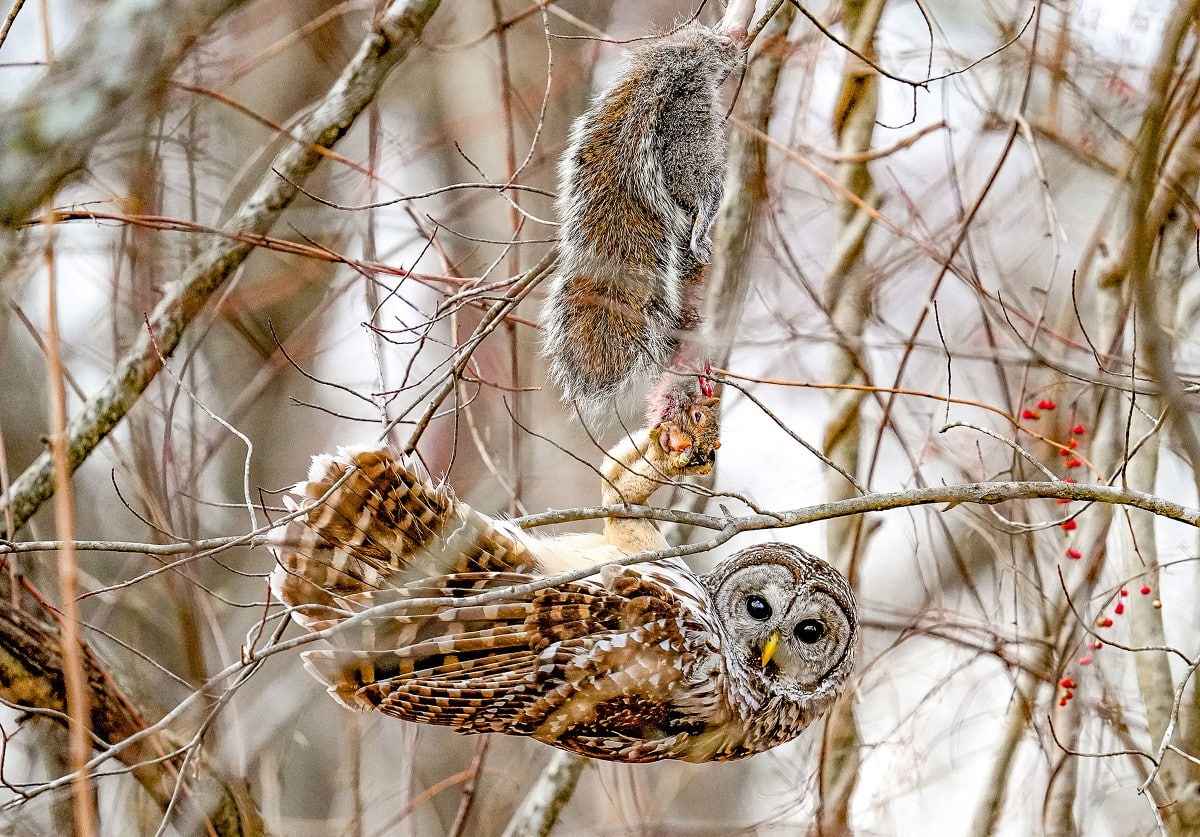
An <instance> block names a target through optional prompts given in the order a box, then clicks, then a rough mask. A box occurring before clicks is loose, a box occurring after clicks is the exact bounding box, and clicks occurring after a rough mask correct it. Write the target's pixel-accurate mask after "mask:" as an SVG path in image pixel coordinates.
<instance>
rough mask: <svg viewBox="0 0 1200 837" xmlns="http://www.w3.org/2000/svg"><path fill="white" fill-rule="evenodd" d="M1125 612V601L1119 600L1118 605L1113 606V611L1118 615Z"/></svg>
mask: <svg viewBox="0 0 1200 837" xmlns="http://www.w3.org/2000/svg"><path fill="white" fill-rule="evenodd" d="M1124 612H1125V602H1117V606H1116V607H1114V608H1113V613H1115V614H1117V616H1120V615H1121V614H1122V613H1124Z"/></svg>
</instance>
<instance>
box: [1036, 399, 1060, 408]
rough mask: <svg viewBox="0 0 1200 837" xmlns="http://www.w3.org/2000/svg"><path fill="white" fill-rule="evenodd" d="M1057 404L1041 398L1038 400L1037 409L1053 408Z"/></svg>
mask: <svg viewBox="0 0 1200 837" xmlns="http://www.w3.org/2000/svg"><path fill="white" fill-rule="evenodd" d="M1056 406H1057V405H1056V404H1055V403H1054V402H1053V401H1048V400H1045V399H1043V400H1041V401H1039V402H1038V409H1039V410H1053V409H1054V408H1055V407H1056Z"/></svg>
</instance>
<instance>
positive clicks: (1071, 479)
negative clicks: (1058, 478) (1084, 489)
mask: <svg viewBox="0 0 1200 837" xmlns="http://www.w3.org/2000/svg"><path fill="white" fill-rule="evenodd" d="M1063 482H1079V480H1077V479H1075V478H1074V477H1063Z"/></svg>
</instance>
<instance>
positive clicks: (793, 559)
mask: <svg viewBox="0 0 1200 837" xmlns="http://www.w3.org/2000/svg"><path fill="white" fill-rule="evenodd" d="M656 438H657V437H656ZM645 450H646V448H643V449H642V451H643V454H644V453H645ZM650 452H651V454H653V453H655V452H661V451H660V449H658V448H657V447H655V448H653V449H652V450H651V451H650ZM709 467H711V465H709ZM664 475H665V476H671V474H669V473H668V474H664ZM649 490H650V491H652V490H653V489H652V488H651V489H649ZM297 491H298V493H299V494H300V495H301V496H302V498H303V499H304V501H305V502H306V503H308V504H315V505H313V507H312V508H311V509H310V510H309V511H308V512H307V513H306V514H305V515H304V516H301V517H298V518H296V519H294V520H292V521H291V522H290V523H288V524H287V525H286V526H284V527H280V529H279V530H277V531H276V533H275V535H274V546H273V550H274V552H275V554H276V556H277V557H278V566H277V567H276V569H275V571H274V572H273V573H272V576H271V589H272V591H273V593H274V595H275V596H276V598H277V599H279V600H280V601H281V602H283V603H284V604H285V605H287V606H288V607H290V608H292V615H293V617H294V618H295V619H296V621H297V622H299V623H300V624H301V625H303V626H305V627H306V628H308V629H310V630H320V629H323V628H335V630H334V631H332V632H331V636H330V638H329V639H330V643H331V644H332V645H333V648H331V649H322V650H316V651H308V652H306V653H305V654H304V655H303V656H304V663H305V666H306V667H307V668H308V670H309V671H310V672H311V673H312V674H313V675H314V676H315V677H316V678H317V679H319V680H320V681H322V682H323V683H325V684H326V685H327V686H328V689H329V692H330V694H332V695H333V696H334V697H335V698H336V699H337V700H338V701H340V702H341V703H342V704H344V705H345V706H347V707H351V708H354V709H359V710H367V709H378V710H379V711H381V712H384V713H386V714H389V715H394V716H396V717H398V718H402V719H404V720H407V721H415V722H418V723H428V724H440V725H444V726H449V727H452V728H453V729H455V730H456V731H458V732H462V733H482V732H501V733H506V734H509V735H526V736H530V737H532V738H535V739H537V740H538V741H542V742H545V743H547V744H551V745H553V746H555V747H561V748H563V749H565V750H571V751H573V752H576V753H581V754H583V755H586V756H591V757H593V758H598V759H610V760H616V761H627V762H645V761H655V760H658V759H664V758H672V759H683V760H686V761H695V762H704V761H723V760H728V759H737V758H742V757H745V756H748V755H751V754H753V753H757V752H761V751H763V750H766V749H769V748H771V747H774V746H776V745H778V744H782V743H783V742H785V741H789V740H791V739H792V738H794V737H795V736H797V735H798V734H799V733H800V732H801V731H802V730H803V729H804V728H805V727H806V726H808V724H809V723H811V722H812V721H813V720H814V719H815V718H816V717H817V716H818V715H820V714H821V712H823V711H824V710H825V709H826V708H827V707H828V706H829V705H830V704H831V703H832V702H833V701H834V700H835V699H836V698H837V696H838V695H839V694H840V693H841V692H842V690H843V688H844V687H845V684H846V682H847V680H848V678H849V676H850V672H851V669H852V666H853V658H854V650H855V645H856V641H857V621H856V607H855V603H854V598H853V595H852V593H851V590H850V586H849V584H847V582H846V580H845V579H844V578H843V577H842V576H841V575H840V574H839V573H838V572H837V571H836V570H834V569H833V568H831V567H830V566H829V565H827V564H825V563H824V562H823V561H821V560H820V559H818V558H815V557H813V556H812V555H809V554H808V553H806V552H804V551H803V550H801V549H799V548H797V547H794V546H789V545H786V544H781V543H776V544H766V545H761V546H754V547H750V548H748V549H744V550H742V551H741V552H739V553H737V554H736V555H734V556H733V557H731V558H729V559H728V560H726V561H725V562H723V563H722V564H721V565H719V566H718V567H717V568H716V569H715V570H714V571H713V572H711V573H709V574H707V575H703V576H697V575H695V574H693V573H692V572H691V571H690V570H688V568H687V567H686V566H685V565H684V564H683V563H681V562H679V561H676V560H669V561H657V562H652V563H643V564H636V565H630V566H616V565H612V564H608V565H607V566H603V567H602V568H601V569H600V570H599V572H598V573H597V574H596V575H594V576H591V577H589V578H586V579H584V580H582V581H575V582H570V583H562V584H555V585H551V586H544V587H542V588H541V589H536V590H533V591H532V592H521V591H520V590H517V591H514V592H512V593H508V594H504V593H503V592H502V591H505V590H507V589H509V588H513V587H520V586H522V585H526V586H528V585H530V584H531V582H540V581H543V580H544V579H546V578H547V576H548V575H553V574H555V573H560V572H562V571H564V570H568V569H573V568H578V567H581V566H587V565H593V564H603V563H604V562H608V561H612V560H614V559H618V558H621V557H623V556H624V555H626V554H627V552H628V549H625V548H622V544H621V539H620V538H619V537H612V536H610V535H611V533H610V534H607V535H605V536H601V535H599V534H594V535H593V534H576V535H566V536H562V537H555V538H547V537H534V536H531V535H529V534H526V533H525V532H523V531H521V530H520V529H518V528H517V527H515V526H513V525H511V524H508V523H505V522H502V521H498V520H495V519H492V518H490V517H487V516H485V515H482V514H480V513H478V512H476V511H474V510H473V509H471V508H470V507H469V506H467V505H466V504H464V503H462V502H460V501H459V500H458V499H457V498H456V497H455V496H454V494H453V492H452V491H451V490H450V489H449V488H448V487H445V486H435V485H434V484H433V483H432V482H431V481H430V479H429V477H428V475H427V474H426V473H425V471H424V469H423V468H422V467H420V466H419V465H418V464H417V463H416V462H415V460H412V459H410V458H408V457H398V456H396V455H394V454H393V453H391V452H390V451H389V450H387V449H343V450H341V451H339V453H338V454H337V455H336V456H326V457H318V458H317V459H316V460H314V463H313V467H312V470H311V472H310V474H309V479H308V481H307V482H305V483H301V484H300V485H299V486H298V487H297ZM645 493H646V494H647V496H648V492H645ZM644 499H645V498H644V497H641V498H635V499H634V500H632V502H641V501H642V500H644ZM610 522H613V521H610ZM636 522H637V523H640V524H645V523H646V521H636ZM658 537H659V540H660V541H661V536H658ZM639 538H644V533H643V534H640V535H639ZM634 541H638V538H635V539H634ZM496 591H501V595H500V596H498V597H497V598H495V599H491V600H489V601H488V602H487V603H485V604H471V603H470V601H469V599H470V598H471V597H474V596H477V595H478V594H481V593H491V592H496Z"/></svg>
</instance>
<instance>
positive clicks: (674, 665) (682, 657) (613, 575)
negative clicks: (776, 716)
mask: <svg viewBox="0 0 1200 837" xmlns="http://www.w3.org/2000/svg"><path fill="white" fill-rule="evenodd" d="M681 572H683V573H686V574H687V576H691V574H690V573H688V572H687V571H686V569H681ZM656 576H659V577H656ZM535 578H536V577H534V576H531V575H522V574H518V573H461V574H452V575H447V576H443V577H439V578H430V579H424V580H421V581H418V582H414V583H413V584H411V585H407V586H405V587H403V588H400V589H397V590H389V591H380V592H371V593H369V594H364V595H360V596H358V597H355V598H354V599H352V600H351V601H350V602H348V605H349V606H351V607H361V608H368V607H374V608H376V611H375V612H378V613H380V614H381V615H380V616H379V618H378V620H374V619H371V618H367V619H365V620H363V626H362V627H359V626H356V628H357V630H356V631H353V632H346V633H347V634H349V635H348V636H347V635H343V634H337V635H335V638H336V640H337V641H338V644H339V645H341V646H343V647H340V648H337V649H334V650H328V651H326V650H321V651H309V652H307V653H305V654H304V659H305V665H306V667H307V668H308V669H309V671H310V672H312V673H313V674H314V675H315V676H316V677H317V678H318V679H319V680H321V681H322V682H324V683H325V684H326V685H327V686H328V688H329V691H330V693H331V694H333V695H334V697H336V698H337V699H338V700H339V701H341V702H342V703H343V704H345V705H346V706H349V707H352V708H356V709H364V710H365V709H370V708H377V709H379V710H380V711H382V712H385V713H387V714H390V715H394V716H396V717H399V718H402V719H405V720H408V721H416V722H420V723H432V724H441V725H445V726H450V727H453V728H454V729H456V730H457V731H459V732H466V733H475V732H501V733H508V734H510V735H529V736H533V737H534V738H537V739H539V740H541V741H545V742H546V743H549V744H553V745H555V746H558V747H562V748H564V749H568V750H573V751H575V752H579V753H583V754H585V755H589V756H593V757H596V758H605V759H620V760H623V761H652V760H655V759H658V758H664V757H669V756H672V755H676V754H677V750H678V748H679V747H680V746H682V744H683V742H684V741H685V740H687V739H688V737H689V736H695V735H697V734H700V733H702V732H703V731H704V730H705V729H707V728H708V726H709V724H710V723H711V722H712V719H710V718H708V717H705V713H704V711H703V710H704V709H705V707H704V706H703V705H702V702H701V703H697V702H696V701H695V700H694V688H693V683H692V681H693V680H694V679H695V675H696V669H698V668H703V665H702V663H703V662H704V661H705V660H707V659H709V658H710V657H711V656H712V655H713V654H714V652H715V650H716V649H717V640H716V628H715V626H714V625H712V624H711V623H710V622H709V620H708V619H707V618H706V617H705V616H704V614H703V612H698V611H696V610H695V609H693V608H691V607H689V606H688V603H687V601H686V598H687V597H686V596H685V597H684V598H680V597H679V596H678V595H677V594H676V590H675V589H673V587H672V586H671V585H670V584H664V583H663V581H664V578H663V577H662V573H661V572H654V571H651V572H643V571H642V568H639V567H609V568H606V569H605V570H604V571H603V573H602V577H601V578H600V579H592V580H585V581H583V582H578V583H572V584H564V585H559V586H555V587H550V588H546V589H543V590H538V591H536V592H534V593H531V594H529V595H527V596H525V597H521V598H513V599H510V600H506V601H502V602H499V603H496V604H489V605H483V606H464V607H455V606H454V605H453V604H447V603H446V598H447V597H450V598H461V597H463V596H465V595H471V594H473V593H478V592H482V591H484V590H488V589H498V588H501V587H508V586H510V585H513V584H521V583H524V582H528V581H533V580H535ZM691 578H692V579H693V580H694V577H691ZM667 580H669V579H667ZM685 586H686V585H685ZM696 587H697V588H698V589H699V584H698V583H697V584H696ZM431 598H441V599H442V602H441V604H440V605H433V604H427V605H423V604H420V602H419V601H418V600H419V599H425V600H428V599H431ZM408 602H412V604H411V606H410V605H409V604H408ZM380 605H386V606H385V607H379V606H380ZM709 679H711V678H709Z"/></svg>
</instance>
